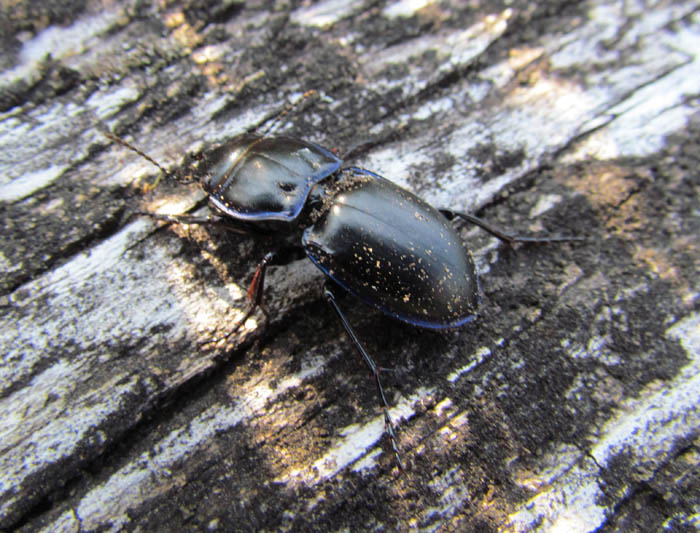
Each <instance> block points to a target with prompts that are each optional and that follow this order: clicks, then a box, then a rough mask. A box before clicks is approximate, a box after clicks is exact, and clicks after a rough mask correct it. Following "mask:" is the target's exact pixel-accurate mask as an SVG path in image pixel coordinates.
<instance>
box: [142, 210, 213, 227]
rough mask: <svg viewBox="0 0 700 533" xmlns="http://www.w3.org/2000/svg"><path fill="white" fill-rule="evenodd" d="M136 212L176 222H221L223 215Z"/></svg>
mask: <svg viewBox="0 0 700 533" xmlns="http://www.w3.org/2000/svg"><path fill="white" fill-rule="evenodd" d="M134 214H136V215H143V216H148V217H151V218H155V219H156V220H164V221H165V222H170V223H175V224H221V223H222V222H223V218H222V217H216V216H201V217H200V216H196V215H163V214H160V213H149V212H148V211H136V212H135V213H134Z"/></svg>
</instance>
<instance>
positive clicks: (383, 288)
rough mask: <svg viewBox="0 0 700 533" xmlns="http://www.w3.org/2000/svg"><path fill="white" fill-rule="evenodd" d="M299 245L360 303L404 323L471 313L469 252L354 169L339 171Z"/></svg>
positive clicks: (417, 206) (446, 320)
mask: <svg viewBox="0 0 700 533" xmlns="http://www.w3.org/2000/svg"><path fill="white" fill-rule="evenodd" d="M334 187H336V188H335V189H333V188H332V187H331V188H330V189H329V190H328V191H327V193H326V197H325V198H324V202H325V207H324V210H323V214H322V215H321V216H320V218H318V220H316V222H315V223H314V224H313V225H312V226H310V227H308V228H307V229H306V230H305V231H304V235H303V238H302V245H303V247H304V249H305V251H306V253H307V255H308V256H309V258H310V259H311V260H312V261H313V262H314V263H315V264H316V266H318V268H320V269H321V270H322V271H323V272H324V273H325V274H326V275H327V276H328V277H330V278H331V279H333V280H335V281H336V282H337V283H338V284H340V285H341V286H342V287H343V288H344V289H346V290H347V291H348V292H350V293H351V294H354V295H355V296H356V297H357V298H359V299H360V300H362V301H364V302H365V303H367V304H369V305H372V306H374V307H376V308H378V309H380V310H381V311H383V312H384V313H386V314H388V315H391V316H393V317H395V318H398V319H400V320H403V321H405V322H409V323H411V324H414V325H417V326H421V327H425V328H433V329H441V328H449V327H456V326H460V325H462V324H465V323H467V322H469V321H470V320H471V319H473V318H474V315H475V313H476V309H477V305H478V300H479V290H478V280H477V275H476V270H475V267H474V262H473V260H472V257H471V254H470V253H469V251H468V250H466V249H465V248H464V246H463V245H462V241H461V239H460V237H459V235H457V233H456V232H455V230H454V229H453V228H452V225H451V224H450V222H449V221H448V220H447V219H446V218H445V217H444V216H443V215H442V214H441V213H440V212H439V211H437V210H436V209H435V208H433V207H432V206H430V205H429V204H428V203H427V202H425V201H423V200H422V199H420V198H418V197H417V196H415V195H414V194H411V193H410V192H408V191H406V190H405V189H402V188H400V187H398V186H397V185H395V184H394V183H392V182H391V181H389V180H387V179H385V178H383V177H381V176H379V175H377V174H374V173H372V172H369V171H368V170H364V169H359V168H354V167H350V168H346V169H343V170H341V171H340V174H339V177H338V178H337V181H336V184H335V185H334Z"/></svg>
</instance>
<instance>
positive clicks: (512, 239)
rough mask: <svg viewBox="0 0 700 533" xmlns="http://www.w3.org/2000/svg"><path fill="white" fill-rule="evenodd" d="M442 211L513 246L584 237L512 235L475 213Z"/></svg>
mask: <svg viewBox="0 0 700 533" xmlns="http://www.w3.org/2000/svg"><path fill="white" fill-rule="evenodd" d="M440 212H441V213H442V214H443V215H445V217H446V218H447V220H454V219H455V218H461V219H462V220H466V221H467V222H471V223H472V224H474V225H476V226H479V227H480V228H481V229H483V230H484V231H487V232H488V233H490V234H491V235H493V236H494V237H496V238H498V239H500V240H502V241H503V242H505V243H508V244H509V245H510V246H513V245H514V244H515V243H517V242H531V243H548V242H568V241H582V240H583V238H582V237H562V236H555V237H523V236H520V235H512V234H510V233H505V232H504V231H501V230H500V229H498V228H496V227H494V226H492V225H491V224H489V223H488V222H486V221H485V220H482V219H480V218H479V217H475V216H474V215H469V214H467V213H462V212H460V211H453V210H452V209H440Z"/></svg>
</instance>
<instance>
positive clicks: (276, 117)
mask: <svg viewBox="0 0 700 533" xmlns="http://www.w3.org/2000/svg"><path fill="white" fill-rule="evenodd" d="M317 95H318V92H317V91H316V90H314V89H311V90H308V91H306V92H305V93H304V94H302V95H301V98H299V99H298V100H297V101H296V102H289V103H288V104H287V105H285V106H284V107H283V108H282V109H281V110H279V111H277V113H275V114H274V115H272V117H271V120H272V122H270V124H269V125H268V126H267V128H265V129H264V130H263V131H262V133H261V134H262V136H263V137H265V136H266V135H267V134H269V133H270V131H272V129H273V128H274V127H275V126H277V125H278V124H279V123H280V122H282V119H283V118H284V117H286V116H287V115H288V114H289V113H291V112H292V111H293V110H294V108H295V107H297V106H299V105H300V104H301V103H302V102H304V101H305V100H308V99H309V98H311V97H312V96H317Z"/></svg>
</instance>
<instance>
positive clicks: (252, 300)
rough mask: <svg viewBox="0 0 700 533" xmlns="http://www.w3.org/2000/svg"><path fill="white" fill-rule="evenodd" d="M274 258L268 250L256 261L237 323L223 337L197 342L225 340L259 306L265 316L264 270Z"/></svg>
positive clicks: (213, 342) (205, 342) (234, 332)
mask: <svg viewBox="0 0 700 533" xmlns="http://www.w3.org/2000/svg"><path fill="white" fill-rule="evenodd" d="M274 259H275V254H274V253H273V252H268V253H267V254H265V257H263V259H262V261H260V263H258V266H257V267H256V269H255V274H253V279H252V281H251V282H250V286H249V287H248V293H247V301H248V303H247V304H246V309H245V312H244V313H243V316H242V317H241V319H240V320H239V321H238V323H237V324H236V325H235V326H234V327H233V329H232V330H231V331H229V332H228V333H227V334H226V335H224V336H223V337H218V338H215V339H209V340H207V341H204V342H201V343H199V345H200V346H204V345H207V344H217V343H219V342H221V341H225V340H227V339H228V338H229V337H231V336H232V335H235V334H236V333H237V332H238V330H239V329H241V326H243V324H245V323H246V321H247V320H248V319H249V318H250V316H251V315H252V314H253V312H255V310H256V309H257V308H260V310H261V311H262V312H263V314H264V315H265V317H267V312H266V311H265V308H264V307H263V292H264V289H265V271H266V270H267V267H268V265H270V264H271V263H273V261H274Z"/></svg>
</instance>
